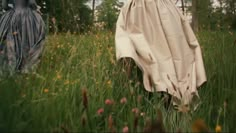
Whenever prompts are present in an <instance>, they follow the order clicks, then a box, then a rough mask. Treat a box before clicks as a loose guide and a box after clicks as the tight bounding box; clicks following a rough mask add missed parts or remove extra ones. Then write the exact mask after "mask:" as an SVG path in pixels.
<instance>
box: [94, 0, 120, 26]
mask: <svg viewBox="0 0 236 133" xmlns="http://www.w3.org/2000/svg"><path fill="white" fill-rule="evenodd" d="M120 6H121V5H120V3H119V2H118V0H103V2H102V4H101V5H100V6H98V7H97V9H98V22H103V23H104V24H105V29H110V30H111V29H114V27H115V23H116V21H117V17H118V14H119V8H120Z"/></svg>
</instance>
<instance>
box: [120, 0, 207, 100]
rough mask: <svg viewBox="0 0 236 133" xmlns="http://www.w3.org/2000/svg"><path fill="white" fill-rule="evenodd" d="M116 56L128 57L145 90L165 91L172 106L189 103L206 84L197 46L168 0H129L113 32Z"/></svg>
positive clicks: (182, 17)
mask: <svg viewBox="0 0 236 133" xmlns="http://www.w3.org/2000/svg"><path fill="white" fill-rule="evenodd" d="M116 56H117V60H120V59H121V58H126V57H129V58H132V59H133V60H134V61H135V63H136V64H137V65H138V66H139V68H140V69H141V70H142V72H143V83H144V87H145V89H146V90H147V91H150V92H162V91H164V92H167V93H169V94H170V95H172V96H173V97H174V99H176V100H175V101H173V102H174V103H175V104H180V103H181V104H190V103H191V102H192V99H193V97H195V96H197V97H198V90H197V88H198V87H200V86H201V85H202V84H203V83H204V82H206V74H205V69H204V64H203V59H202V53H201V48H200V45H199V43H198V41H197V38H196V36H195V35H194V32H193V31H192V29H191V26H190V24H189V23H188V21H187V20H186V18H185V17H184V16H183V15H182V14H181V12H180V11H179V10H178V9H177V7H175V5H174V3H173V2H172V1H171V0H130V1H128V2H127V4H126V5H125V6H124V7H123V8H122V10H121V13H120V15H119V18H118V21H117V29H116Z"/></svg>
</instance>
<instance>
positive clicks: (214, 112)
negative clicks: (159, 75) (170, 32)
mask: <svg viewBox="0 0 236 133" xmlns="http://www.w3.org/2000/svg"><path fill="white" fill-rule="evenodd" d="M232 34H235V32H230V33H228V32H219V31H218V32H205V31H204V32H201V31H200V32H199V36H198V38H199V41H200V43H201V44H202V50H203V57H204V60H205V66H206V71H207V77H208V82H207V84H206V85H205V86H203V87H202V88H201V89H199V92H200V97H201V104H200V105H199V107H198V109H197V110H195V111H191V112H188V113H181V112H177V111H176V110H174V109H173V108H170V109H169V110H166V109H165V108H164V105H163V100H162V99H161V98H160V95H159V93H153V94H152V95H149V94H148V93H147V92H145V91H144V88H143V86H142V85H141V84H140V80H139V77H138V75H139V73H138V72H137V67H135V68H133V69H132V72H133V73H132V78H131V79H128V78H127V76H126V73H125V72H124V71H123V68H122V67H121V66H122V65H121V64H120V63H116V61H115V47H114V34H113V33H107V32H106V33H97V34H91V33H89V34H85V35H70V34H61V35H60V34H59V35H56V36H49V37H48V39H47V42H46V45H45V46H46V48H45V53H44V54H43V58H42V62H41V64H40V66H39V68H38V69H37V71H36V72H35V73H33V74H28V75H17V76H15V77H9V78H5V79H0V131H1V132H105V131H106V132H108V131H109V128H108V127H109V122H108V118H109V116H110V115H111V116H112V119H113V121H114V124H113V127H115V129H116V130H117V132H122V129H123V127H125V126H128V127H129V131H130V132H134V131H135V130H136V131H138V132H141V131H143V127H144V125H145V124H147V123H148V120H149V119H156V118H159V117H160V115H159V114H158V113H157V109H160V110H161V111H162V114H163V121H164V126H165V128H166V130H167V131H168V132H177V131H179V129H180V130H181V131H182V132H191V130H192V129H191V127H192V123H193V122H194V121H195V120H196V119H199V118H201V119H203V120H205V122H206V124H207V125H208V126H209V128H210V131H214V130H215V127H216V125H217V121H218V124H219V125H220V126H221V127H222V130H223V132H229V131H231V132H233V131H236V128H235V123H234V122H235V117H236V112H235V109H236V106H235V100H236V97H235V95H236V91H235V89H236V82H235V80H236V65H235V62H234V61H235V56H236V52H235V50H236V46H235V44H234V43H233V42H234V40H235V38H234V36H232ZM82 89H85V90H87V97H88V99H87V105H88V109H87V111H86V112H84V106H83V102H82V101H83V99H84V98H83V95H84V94H83V93H82ZM123 97H126V98H127V103H126V104H121V103H120V100H121V99H122V98H123ZM106 99H111V100H113V101H114V104H113V105H106V104H105V100H106ZM224 103H225V104H224ZM224 105H225V106H224ZM100 108H103V109H104V112H103V113H102V114H101V115H98V114H97V110H98V109H100ZM133 108H138V109H139V114H140V115H139V117H138V123H137V124H138V127H137V128H134V120H135V119H137V118H136V117H137V116H136V115H135V114H134V113H133V112H132V109H133ZM142 112H143V113H142ZM220 112H222V113H220ZM141 113H142V115H141Z"/></svg>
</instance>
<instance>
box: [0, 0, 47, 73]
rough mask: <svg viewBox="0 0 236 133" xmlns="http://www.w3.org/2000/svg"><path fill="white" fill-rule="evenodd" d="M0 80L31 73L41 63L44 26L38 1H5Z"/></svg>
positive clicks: (0, 29)
mask: <svg viewBox="0 0 236 133" xmlns="http://www.w3.org/2000/svg"><path fill="white" fill-rule="evenodd" d="M2 7H3V9H4V10H5V11H6V12H4V13H3V14H2V16H1V18H0V76H1V75H3V74H4V73H8V72H10V74H14V73H15V72H20V73H28V72H30V71H31V70H33V68H35V66H36V65H37V64H38V63H39V62H40V57H41V54H42V50H43V45H44V40H45V24H44V21H43V19H42V17H41V15H40V13H39V12H38V11H37V8H38V6H37V4H36V1H35V0H2Z"/></svg>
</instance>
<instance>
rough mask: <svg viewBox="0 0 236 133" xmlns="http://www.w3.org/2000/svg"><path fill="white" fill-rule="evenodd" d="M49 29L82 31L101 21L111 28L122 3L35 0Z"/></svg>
mask: <svg viewBox="0 0 236 133" xmlns="http://www.w3.org/2000/svg"><path fill="white" fill-rule="evenodd" d="M37 3H38V4H39V5H40V7H41V11H42V13H43V14H44V15H45V16H48V17H45V18H48V20H47V21H49V27H50V31H52V32H55V30H56V31H58V32H67V31H70V32H84V31H87V30H90V29H91V28H93V26H94V25H96V24H97V23H101V27H102V28H104V29H109V30H112V29H114V27H115V22H116V19H117V16H118V13H119V8H120V7H121V6H122V5H123V4H122V3H121V2H119V1H118V0H37Z"/></svg>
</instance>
